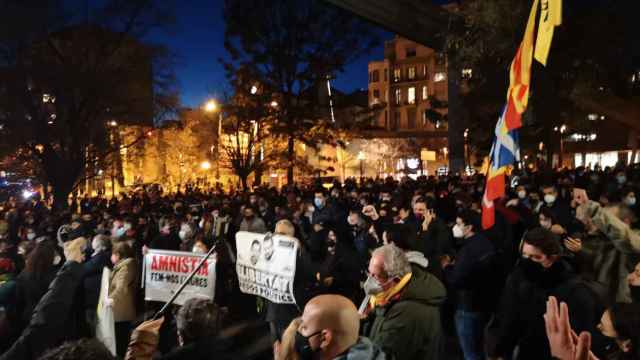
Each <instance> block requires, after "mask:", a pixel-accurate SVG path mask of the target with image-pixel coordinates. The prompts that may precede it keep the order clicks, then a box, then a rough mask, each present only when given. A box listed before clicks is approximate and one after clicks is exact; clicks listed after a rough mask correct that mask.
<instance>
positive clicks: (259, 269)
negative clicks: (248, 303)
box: [236, 231, 298, 304]
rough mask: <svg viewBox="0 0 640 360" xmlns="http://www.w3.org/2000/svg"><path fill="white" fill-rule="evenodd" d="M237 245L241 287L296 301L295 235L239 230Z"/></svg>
mask: <svg viewBox="0 0 640 360" xmlns="http://www.w3.org/2000/svg"><path fill="white" fill-rule="evenodd" d="M236 248H237V249H238V259H237V262H236V272H237V274H238V281H239V283H240V291H242V292H243V293H246V294H252V295H258V296H260V297H263V298H265V299H267V300H270V301H272V302H274V303H278V304H295V302H296V300H295V298H294V295H293V280H294V277H295V274H296V258H297V254H298V241H297V240H296V239H294V238H292V237H289V236H284V235H273V234H257V233H250V232H246V231H240V232H238V233H237V234H236Z"/></svg>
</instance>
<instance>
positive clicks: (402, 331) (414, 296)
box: [367, 271, 446, 360]
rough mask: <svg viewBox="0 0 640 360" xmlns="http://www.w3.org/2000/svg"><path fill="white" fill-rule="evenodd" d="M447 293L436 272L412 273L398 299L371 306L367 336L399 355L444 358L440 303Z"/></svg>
mask: <svg viewBox="0 0 640 360" xmlns="http://www.w3.org/2000/svg"><path fill="white" fill-rule="evenodd" d="M445 296H446V291H445V288H444V286H443V285H442V283H441V282H440V281H439V280H438V279H437V278H436V277H435V276H433V275H431V274H429V273H427V272H421V271H420V272H414V273H412V276H411V280H409V282H408V283H407V285H406V286H405V288H404V289H403V290H402V292H401V293H400V296H399V297H398V298H397V299H396V300H392V301H391V302H389V303H388V304H387V305H385V306H378V307H376V308H375V309H373V310H372V313H371V314H370V316H373V318H372V319H370V321H372V323H371V328H370V331H368V332H367V335H368V337H369V338H370V339H371V340H372V341H373V342H374V343H375V344H377V345H379V346H380V347H381V348H382V350H383V351H384V352H385V353H387V354H388V355H390V356H391V355H392V356H394V357H395V358H396V359H403V360H417V359H420V360H424V359H427V360H437V359H442V356H441V350H442V344H443V342H442V340H443V334H442V328H441V322H440V305H441V304H442V303H443V302H444V300H445Z"/></svg>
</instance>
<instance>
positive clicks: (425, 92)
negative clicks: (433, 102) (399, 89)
mask: <svg viewBox="0 0 640 360" xmlns="http://www.w3.org/2000/svg"><path fill="white" fill-rule="evenodd" d="M428 98H429V88H428V87H427V86H426V85H425V86H423V87H422V100H427V99H428Z"/></svg>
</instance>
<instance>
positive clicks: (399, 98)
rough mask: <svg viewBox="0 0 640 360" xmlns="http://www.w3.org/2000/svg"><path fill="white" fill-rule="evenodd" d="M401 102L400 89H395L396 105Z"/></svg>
mask: <svg viewBox="0 0 640 360" xmlns="http://www.w3.org/2000/svg"><path fill="white" fill-rule="evenodd" d="M401 102H402V89H399V88H398V89H396V105H400V103H401Z"/></svg>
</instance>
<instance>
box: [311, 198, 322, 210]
mask: <svg viewBox="0 0 640 360" xmlns="http://www.w3.org/2000/svg"><path fill="white" fill-rule="evenodd" d="M313 203H314V204H315V205H316V206H317V207H318V208H322V207H323V206H324V201H323V200H322V199H321V198H315V199H313Z"/></svg>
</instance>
